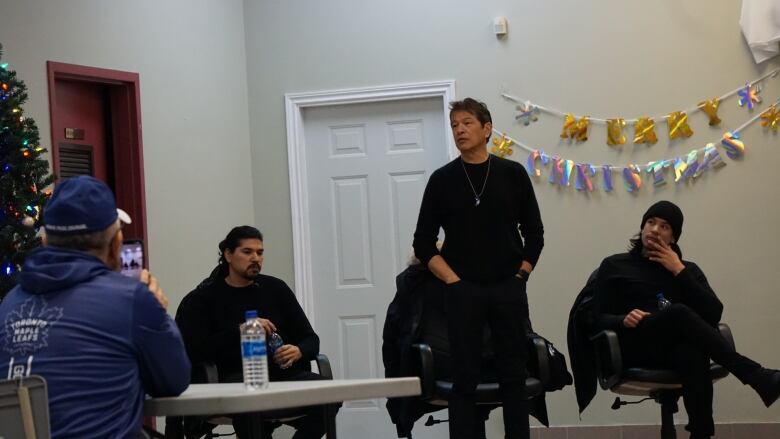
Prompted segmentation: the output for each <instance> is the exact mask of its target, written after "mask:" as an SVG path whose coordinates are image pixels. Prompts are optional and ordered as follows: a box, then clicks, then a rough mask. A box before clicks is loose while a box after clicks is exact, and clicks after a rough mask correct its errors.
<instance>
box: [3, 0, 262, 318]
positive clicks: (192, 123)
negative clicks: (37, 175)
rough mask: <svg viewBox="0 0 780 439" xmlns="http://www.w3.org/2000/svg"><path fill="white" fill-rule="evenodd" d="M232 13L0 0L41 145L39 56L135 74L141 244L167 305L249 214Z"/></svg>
mask: <svg viewBox="0 0 780 439" xmlns="http://www.w3.org/2000/svg"><path fill="white" fill-rule="evenodd" d="M242 16H243V9H242V5H241V2H240V1H238V0H220V1H214V0H195V1H191V0H187V1H184V0H180V1H164V2H157V1H151V0H140V1H133V2H104V1H99V0H78V1H66V2H60V1H45V0H25V1H23V2H19V1H13V0H2V1H0V42H2V44H3V45H4V55H3V59H4V61H5V62H8V63H10V64H11V67H12V68H14V69H16V71H17V73H18V75H19V77H20V78H21V79H23V80H24V81H25V82H26V83H27V86H28V88H29V94H30V99H29V102H28V104H27V105H26V107H25V110H26V111H27V114H28V115H29V116H31V117H33V118H34V119H35V121H36V122H37V124H38V127H39V128H40V134H41V141H42V142H43V145H44V146H47V147H49V146H50V145H49V143H50V141H51V135H50V127H49V101H48V86H47V84H46V61H47V60H53V61H60V62H65V63H72V64H80V65H87V66H94V67H102V68H110V69H118V70H125V71H131V72H138V73H139V74H140V81H141V111H142V128H143V142H144V172H145V177H146V207H147V214H148V224H149V245H148V249H149V256H150V261H151V269H152V271H153V272H154V273H155V274H156V275H157V276H158V277H159V278H160V279H161V282H162V284H163V287H164V289H165V292H166V294H167V295H168V296H169V297H170V301H171V306H170V309H169V311H170V312H171V313H173V312H175V310H176V306H177V305H178V302H179V300H180V299H181V297H183V296H184V294H186V293H187V292H188V291H189V290H190V289H192V288H193V286H194V285H196V284H197V283H198V282H199V281H200V280H201V279H203V277H205V276H206V274H208V273H209V272H210V270H211V268H213V266H214V264H215V263H216V257H217V248H216V246H217V243H218V242H219V240H220V239H222V238H224V236H225V234H226V232H227V230H228V227H229V226H231V225H234V224H237V223H251V222H252V220H253V217H254V213H253V210H252V206H253V202H252V176H251V172H252V170H251V168H250V162H249V156H250V150H249V130H248V115H247V97H246V95H247V93H246V90H247V88H246V65H245V50H244V29H243V19H242Z"/></svg>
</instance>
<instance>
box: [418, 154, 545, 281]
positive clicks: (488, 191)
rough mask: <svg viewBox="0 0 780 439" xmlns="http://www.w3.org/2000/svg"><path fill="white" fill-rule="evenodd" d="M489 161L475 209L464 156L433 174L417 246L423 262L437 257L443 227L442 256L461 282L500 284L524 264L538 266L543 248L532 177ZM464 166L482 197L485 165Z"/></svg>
mask: <svg viewBox="0 0 780 439" xmlns="http://www.w3.org/2000/svg"><path fill="white" fill-rule="evenodd" d="M490 162H491V163H490V174H489V175H488V177H487V182H486V184H485V192H484V193H483V194H482V196H481V197H480V204H479V206H475V205H474V191H472V189H471V186H470V185H469V181H468V180H467V179H466V175H465V173H464V169H463V165H462V164H461V159H460V158H457V159H455V160H453V161H451V162H450V163H448V164H446V165H444V166H442V167H441V168H439V169H437V170H436V171H435V172H434V173H433V174H432V175H431V178H430V180H428V185H427V186H426V187H425V193H424V194H423V199H422V204H421V206H420V215H419V217H418V219H417V230H416V231H415V232H414V243H413V247H414V252H415V255H416V256H417V258H418V259H419V260H420V261H421V262H422V263H423V264H426V265H427V264H428V262H429V261H430V259H431V258H432V257H433V256H435V255H437V254H439V251H438V250H437V249H436V240H437V236H438V234H439V228H442V229H444V233H445V235H446V238H445V242H444V246H443V247H442V250H441V255H442V257H443V258H444V260H446V261H447V263H448V264H449V265H450V267H452V269H453V270H454V271H455V273H457V274H458V276H459V277H461V278H463V279H466V280H477V281H479V280H488V281H490V280H498V279H501V278H505V277H507V276H512V275H513V274H515V273H517V271H518V270H519V268H520V264H521V262H522V261H523V260H526V261H528V262H530V263H531V264H533V265H536V262H537V261H538V260H539V254H540V253H541V252H542V247H543V246H544V227H543V226H542V218H541V215H540V213H539V205H538V204H537V202H536V196H535V195H534V190H533V186H532V185H531V179H530V178H528V174H527V173H526V172H525V169H524V168H523V166H522V165H521V164H519V163H517V162H515V161H512V160H507V159H502V158H500V157H497V156H491V157H490ZM464 165H465V166H466V170H467V172H468V175H469V177H470V178H471V182H472V183H473V185H474V189H475V190H476V192H477V193H479V192H480V190H481V189H482V184H483V182H484V181H485V174H486V173H487V167H488V163H487V161H485V162H484V163H480V164H478V165H473V164H468V163H464ZM521 234H522V236H521ZM523 241H525V242H523Z"/></svg>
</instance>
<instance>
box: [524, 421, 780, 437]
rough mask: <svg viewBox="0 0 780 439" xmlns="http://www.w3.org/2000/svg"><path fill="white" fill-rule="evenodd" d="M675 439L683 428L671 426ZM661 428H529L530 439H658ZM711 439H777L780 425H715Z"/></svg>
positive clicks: (683, 430)
mask: <svg viewBox="0 0 780 439" xmlns="http://www.w3.org/2000/svg"><path fill="white" fill-rule="evenodd" d="M675 427H676V429H677V438H678V439H688V432H687V431H685V426H684V425H675ZM660 437H661V425H660V424H656V425H605V426H576V425H572V426H564V427H550V428H545V427H533V428H531V439H659V438H660ZM714 438H715V439H769V438H780V422H760V423H755V422H754V423H745V422H733V423H718V424H715V436H714Z"/></svg>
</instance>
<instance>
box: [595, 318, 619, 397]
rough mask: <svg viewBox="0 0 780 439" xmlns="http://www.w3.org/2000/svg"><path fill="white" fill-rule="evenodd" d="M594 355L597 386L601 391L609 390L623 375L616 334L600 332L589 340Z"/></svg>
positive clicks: (610, 331) (613, 332)
mask: <svg viewBox="0 0 780 439" xmlns="http://www.w3.org/2000/svg"><path fill="white" fill-rule="evenodd" d="M590 340H591V341H592V342H593V347H594V349H595V351H596V352H595V354H596V367H597V368H598V374H599V384H601V388H602V389H605V390H606V389H610V388H612V387H613V386H614V385H615V384H617V383H618V381H620V378H621V375H622V373H623V356H622V354H621V353H620V343H619V342H618V335H617V332H615V331H612V330H606V331H601V332H599V333H598V334H596V335H594V336H593V337H591V339H590Z"/></svg>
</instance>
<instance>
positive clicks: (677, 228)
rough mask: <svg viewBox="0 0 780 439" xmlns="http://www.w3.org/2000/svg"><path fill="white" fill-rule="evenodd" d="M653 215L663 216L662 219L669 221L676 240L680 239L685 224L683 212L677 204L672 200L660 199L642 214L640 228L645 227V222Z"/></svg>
mask: <svg viewBox="0 0 780 439" xmlns="http://www.w3.org/2000/svg"><path fill="white" fill-rule="evenodd" d="M652 217H656V218H661V219H662V220H664V221H666V222H667V223H669V225H670V226H671V227H672V235H674V241H675V242H677V240H678V239H680V234H681V233H682V225H683V213H682V210H680V208H679V207H677V205H676V204H674V203H672V202H671V201H659V202H657V203H655V204H653V205H652V206H650V208H649V209H647V212H645V214H644V215H643V216H642V225H641V226H640V227H639V229H640V230H641V229H644V228H645V222H647V220H648V219H649V218H652Z"/></svg>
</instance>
